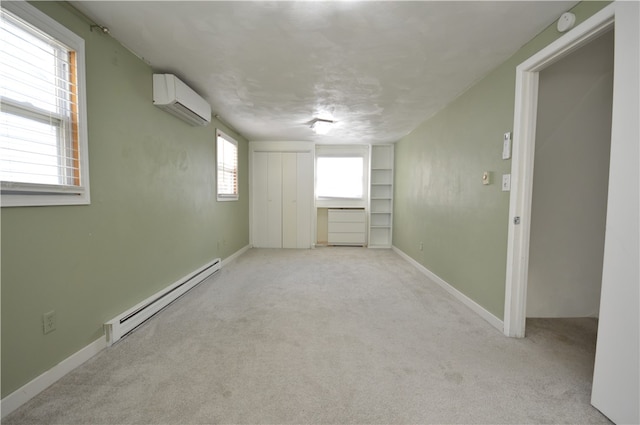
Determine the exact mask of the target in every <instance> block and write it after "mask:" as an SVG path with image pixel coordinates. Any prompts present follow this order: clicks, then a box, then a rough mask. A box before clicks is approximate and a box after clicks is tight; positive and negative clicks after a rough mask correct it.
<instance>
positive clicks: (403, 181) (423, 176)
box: [393, 2, 608, 319]
mask: <svg viewBox="0 0 640 425" xmlns="http://www.w3.org/2000/svg"><path fill="white" fill-rule="evenodd" d="M607 4H608V2H583V3H580V4H578V5H577V6H576V7H575V8H574V9H573V11H572V12H573V13H575V15H576V25H578V24H580V23H581V22H582V21H584V20H585V19H586V18H588V17H589V16H591V15H593V14H594V13H595V12H597V11H598V10H600V9H601V8H603V7H604V6H606V5H607ZM560 35H561V34H560V33H559V32H558V31H557V30H556V28H555V24H554V25H552V26H550V27H549V28H547V29H546V30H544V31H543V32H542V33H540V34H539V35H538V36H537V37H535V38H534V39H533V40H531V41H530V42H529V43H527V44H526V45H525V46H523V47H522V48H521V49H520V50H519V51H518V52H516V53H515V54H514V55H513V56H512V57H511V58H510V59H508V60H507V61H506V62H504V63H503V64H502V65H500V66H499V67H497V68H496V69H495V70H493V71H492V72H491V73H489V74H488V75H487V76H486V77H485V78H483V79H482V80H481V81H479V82H478V83H476V84H475V85H474V86H473V87H471V88H470V89H469V90H467V91H466V92H465V93H464V94H462V95H461V96H459V97H458V98H457V99H456V100H455V101H453V102H452V103H451V104H449V105H448V106H447V107H446V108H444V109H443V110H441V111H440V112H438V113H437V114H436V115H434V116H433V117H431V118H429V119H427V120H426V121H425V122H423V123H422V124H421V125H420V126H419V127H418V128H416V129H415V130H414V131H413V132H412V133H410V134H409V135H408V136H406V137H405V138H403V139H402V140H400V141H399V142H398V143H397V145H396V152H395V155H396V156H395V158H396V163H395V170H396V176H395V196H394V198H395V204H394V222H393V244H394V246H396V247H397V248H399V249H400V250H402V251H403V252H405V253H406V254H408V255H409V256H411V257H412V258H413V259H415V260H416V261H418V262H419V263H420V264H422V265H423V266H425V267H426V268H427V269H429V270H431V271H432V272H433V273H435V274H437V275H438V276H440V277H441V278H442V279H444V280H445V281H446V282H448V283H449V284H451V285H452V286H453V287H455V288H456V289H458V290H459V291H461V292H462V293H464V294H465V295H467V296H468V297H470V298H471V299H473V300H474V301H475V302H477V303H478V304H480V305H481V306H482V307H484V308H485V309H487V310H488V311H489V312H491V313H492V314H494V315H495V316H496V317H498V318H500V319H502V318H503V316H504V290H505V276H506V256H507V225H508V213H509V192H502V191H501V186H500V183H501V176H502V174H508V173H510V170H511V161H510V160H503V159H501V158H502V156H501V154H502V137H503V134H504V133H505V132H507V131H512V127H513V112H514V109H513V105H514V97H515V69H516V66H517V65H519V64H520V63H522V62H523V61H525V60H526V59H527V58H529V57H530V56H532V55H533V54H535V53H536V52H538V51H539V50H541V49H542V48H544V47H545V46H547V45H548V44H549V43H551V42H552V41H554V40H556V39H557V38H558V37H560ZM514 142H516V143H517V141H514ZM483 171H491V172H492V173H493V176H492V178H493V181H492V184H491V185H488V186H483V185H482V181H481V177H482V172H483ZM420 242H424V249H423V250H422V251H420V249H419V248H420Z"/></svg>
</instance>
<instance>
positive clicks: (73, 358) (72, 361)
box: [0, 336, 107, 418]
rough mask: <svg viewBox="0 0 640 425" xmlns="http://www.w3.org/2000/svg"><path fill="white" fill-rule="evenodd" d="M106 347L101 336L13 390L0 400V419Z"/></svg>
mask: <svg viewBox="0 0 640 425" xmlns="http://www.w3.org/2000/svg"><path fill="white" fill-rule="evenodd" d="M106 346H107V344H106V341H105V339H104V336H101V337H100V338H98V339H97V340H95V341H94V342H92V343H91V344H89V345H87V346H86V347H84V348H82V349H81V350H80V351H77V352H76V353H74V354H72V355H70V356H69V357H67V358H66V359H64V360H63V361H61V362H60V363H58V364H57V365H55V366H54V367H52V368H51V369H49V370H47V371H46V372H44V373H43V374H42V375H40V376H38V377H37V378H34V379H33V380H31V381H30V382H28V383H26V384H25V385H23V386H22V387H21V388H19V389H17V390H15V391H14V392H12V393H11V394H9V395H8V396H6V397H5V398H3V399H2V400H0V412H1V413H0V417H2V418H4V417H5V416H7V415H8V414H9V413H11V412H13V411H14V410H16V409H17V408H18V407H20V406H22V405H23V404H25V403H26V402H27V401H29V400H31V399H32V398H33V397H35V396H36V395H38V394H39V393H41V392H42V391H44V390H45V389H47V388H48V387H50V386H51V385H53V384H54V383H55V382H56V381H57V380H58V379H60V378H62V377H63V376H65V375H66V374H67V373H69V372H71V371H72V370H73V369H75V368H77V367H78V366H80V365H82V364H83V363H84V362H86V361H87V360H89V359H90V358H92V357H93V356H95V355H96V354H98V353H99V352H100V351H101V350H103V349H104V348H105V347H106Z"/></svg>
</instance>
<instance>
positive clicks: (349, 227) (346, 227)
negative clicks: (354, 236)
mask: <svg viewBox="0 0 640 425" xmlns="http://www.w3.org/2000/svg"><path fill="white" fill-rule="evenodd" d="M365 231H366V228H365V224H364V222H362V223H355V222H354V223H349V222H341V223H334V222H329V233H360V232H363V233H364V232H365Z"/></svg>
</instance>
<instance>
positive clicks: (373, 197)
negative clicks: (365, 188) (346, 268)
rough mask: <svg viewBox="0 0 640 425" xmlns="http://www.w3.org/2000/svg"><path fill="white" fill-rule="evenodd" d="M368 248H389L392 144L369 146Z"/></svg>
mask: <svg viewBox="0 0 640 425" xmlns="http://www.w3.org/2000/svg"><path fill="white" fill-rule="evenodd" d="M370 184H371V192H370V201H369V202H370V205H369V214H370V215H371V217H370V219H369V248H391V240H392V239H391V236H392V235H391V230H392V226H393V145H372V146H371V178H370Z"/></svg>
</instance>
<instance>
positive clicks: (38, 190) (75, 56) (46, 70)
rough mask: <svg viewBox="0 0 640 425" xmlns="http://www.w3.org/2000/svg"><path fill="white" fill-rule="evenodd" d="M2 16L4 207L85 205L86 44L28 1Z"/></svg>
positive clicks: (0, 169) (6, 7)
mask: <svg viewBox="0 0 640 425" xmlns="http://www.w3.org/2000/svg"><path fill="white" fill-rule="evenodd" d="M1 19H2V29H1V31H0V56H1V62H2V67H1V68H0V95H1V96H2V106H1V108H0V109H1V112H0V180H1V190H2V206H28V205H68V204H88V203H89V181H88V176H89V174H88V163H87V162H88V161H87V132H86V123H85V117H84V111H85V107H84V104H85V103H84V40H82V39H81V38H79V37H78V36H76V35H75V34H73V33H72V32H70V31H69V30H67V29H66V28H65V27H63V26H61V25H60V24H58V23H57V22H55V21H54V20H52V19H51V18H49V17H48V16H46V15H44V14H43V13H42V12H40V11H38V10H37V9H35V8H33V6H30V5H28V4H26V3H22V2H20V3H18V2H15V3H14V2H5V3H3V4H2V9H1Z"/></svg>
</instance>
